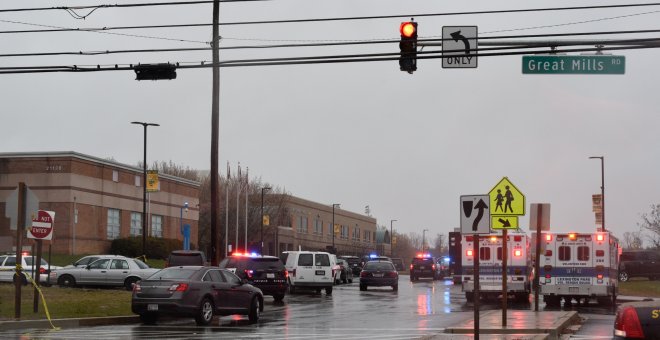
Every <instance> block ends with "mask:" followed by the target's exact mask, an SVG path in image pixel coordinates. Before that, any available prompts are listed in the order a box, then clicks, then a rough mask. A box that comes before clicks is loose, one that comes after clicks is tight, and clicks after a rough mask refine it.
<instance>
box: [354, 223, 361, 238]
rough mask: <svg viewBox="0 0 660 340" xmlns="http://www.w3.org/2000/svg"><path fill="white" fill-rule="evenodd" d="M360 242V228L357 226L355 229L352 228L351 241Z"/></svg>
mask: <svg viewBox="0 0 660 340" xmlns="http://www.w3.org/2000/svg"><path fill="white" fill-rule="evenodd" d="M359 240H360V227H358V226H357V225H356V226H355V228H353V241H359Z"/></svg>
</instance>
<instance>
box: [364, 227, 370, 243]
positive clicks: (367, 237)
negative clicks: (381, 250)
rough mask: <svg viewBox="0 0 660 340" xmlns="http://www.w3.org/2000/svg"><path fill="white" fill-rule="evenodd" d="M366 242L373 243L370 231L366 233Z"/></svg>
mask: <svg viewBox="0 0 660 340" xmlns="http://www.w3.org/2000/svg"><path fill="white" fill-rule="evenodd" d="M364 242H367V243H370V242H371V231H369V230H365V231H364Z"/></svg>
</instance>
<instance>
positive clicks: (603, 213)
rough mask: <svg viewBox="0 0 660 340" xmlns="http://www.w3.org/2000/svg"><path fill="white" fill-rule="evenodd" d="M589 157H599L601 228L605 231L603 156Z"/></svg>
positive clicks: (594, 157)
mask: <svg viewBox="0 0 660 340" xmlns="http://www.w3.org/2000/svg"><path fill="white" fill-rule="evenodd" d="M589 159H600V208H601V212H600V213H601V216H602V223H603V225H602V228H603V231H605V230H606V229H605V157H604V156H593V157H589Z"/></svg>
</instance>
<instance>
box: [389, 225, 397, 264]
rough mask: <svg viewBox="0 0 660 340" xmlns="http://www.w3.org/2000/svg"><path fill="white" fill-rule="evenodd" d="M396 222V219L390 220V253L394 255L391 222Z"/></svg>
mask: <svg viewBox="0 0 660 340" xmlns="http://www.w3.org/2000/svg"><path fill="white" fill-rule="evenodd" d="M393 222H396V220H390V255H391V256H392V257H394V244H393V243H392V240H393V239H394V234H393V233H392V223H393Z"/></svg>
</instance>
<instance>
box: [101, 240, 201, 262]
mask: <svg viewBox="0 0 660 340" xmlns="http://www.w3.org/2000/svg"><path fill="white" fill-rule="evenodd" d="M181 248H182V245H181V241H180V240H176V239H168V238H159V237H148V238H147V253H146V254H145V255H146V256H147V258H149V259H166V258H167V257H168V255H169V254H170V252H172V250H176V249H181ZM191 248H192V245H191ZM110 252H111V253H112V254H115V255H124V256H127V257H138V256H141V255H143V254H142V237H139V236H138V237H135V236H133V237H126V238H117V239H114V240H112V244H111V245H110Z"/></svg>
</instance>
